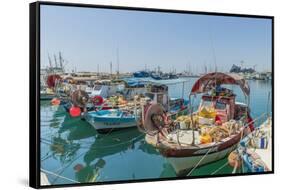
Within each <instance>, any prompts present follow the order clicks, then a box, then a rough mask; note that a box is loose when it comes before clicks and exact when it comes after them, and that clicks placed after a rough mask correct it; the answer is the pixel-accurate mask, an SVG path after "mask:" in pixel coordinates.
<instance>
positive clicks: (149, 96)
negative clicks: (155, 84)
mask: <svg viewBox="0 0 281 190" xmlns="http://www.w3.org/2000/svg"><path fill="white" fill-rule="evenodd" d="M145 96H146V97H148V98H150V99H151V100H153V99H154V94H151V93H146V94H145Z"/></svg>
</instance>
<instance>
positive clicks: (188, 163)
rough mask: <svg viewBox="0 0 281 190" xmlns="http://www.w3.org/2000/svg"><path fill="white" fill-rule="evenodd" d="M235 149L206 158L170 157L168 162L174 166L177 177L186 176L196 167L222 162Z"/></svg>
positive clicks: (234, 146)
mask: <svg viewBox="0 0 281 190" xmlns="http://www.w3.org/2000/svg"><path fill="white" fill-rule="evenodd" d="M235 148H236V145H233V146H231V147H229V148H227V149H224V150H222V151H219V152H213V153H210V154H207V155H206V156H205V155H199V156H190V157H168V158H167V160H168V161H169V162H170V164H171V165H172V166H173V168H174V170H175V172H176V174H177V176H186V175H187V174H188V173H189V172H190V171H191V170H192V169H193V168H194V167H199V166H202V165H205V164H208V163H211V162H214V161H217V160H220V159H222V158H224V157H225V156H227V155H228V154H230V152H231V151H233V150H234V149H235ZM200 160H201V162H200ZM199 162H200V163H199Z"/></svg>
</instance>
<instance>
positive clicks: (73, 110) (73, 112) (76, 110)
mask: <svg viewBox="0 0 281 190" xmlns="http://www.w3.org/2000/svg"><path fill="white" fill-rule="evenodd" d="M69 113H70V115H71V117H78V116H80V115H81V109H80V108H79V107H75V106H72V107H71V108H70V109H69Z"/></svg>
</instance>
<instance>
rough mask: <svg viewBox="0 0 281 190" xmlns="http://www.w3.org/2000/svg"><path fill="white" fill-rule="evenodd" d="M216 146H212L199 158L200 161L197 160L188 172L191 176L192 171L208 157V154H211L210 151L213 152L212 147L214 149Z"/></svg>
mask: <svg viewBox="0 0 281 190" xmlns="http://www.w3.org/2000/svg"><path fill="white" fill-rule="evenodd" d="M215 147H216V146H214V147H212V148H210V149H209V150H208V151H207V152H206V154H205V155H204V156H203V157H202V158H201V159H200V160H199V162H197V164H196V165H195V166H194V167H193V168H192V170H191V171H190V172H189V173H188V174H187V176H190V175H191V173H192V172H193V171H194V170H195V169H196V168H197V167H198V166H199V164H200V163H201V162H202V161H203V160H204V159H205V158H206V156H207V155H208V154H209V152H211V150H212V149H214V148H215Z"/></svg>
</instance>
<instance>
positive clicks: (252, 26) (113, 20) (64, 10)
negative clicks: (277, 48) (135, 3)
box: [41, 5, 272, 73]
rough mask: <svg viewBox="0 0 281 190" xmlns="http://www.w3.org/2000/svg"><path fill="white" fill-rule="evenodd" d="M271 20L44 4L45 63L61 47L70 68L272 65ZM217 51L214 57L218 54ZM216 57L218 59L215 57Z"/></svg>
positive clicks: (199, 68)
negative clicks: (241, 63) (111, 65)
mask: <svg viewBox="0 0 281 190" xmlns="http://www.w3.org/2000/svg"><path fill="white" fill-rule="evenodd" d="M271 46H272V44H271V20H269V19H256V18H240V17H225V16H209V15H192V14H174V13H157V12H141V11H127V10H110V9H94V8H79V7H61V6H48V5H42V6H41V65H42V67H44V66H46V65H48V53H49V54H50V55H53V54H54V53H57V52H58V51H61V52H62V54H63V57H64V58H65V59H66V60H67V61H68V64H67V66H66V67H67V69H69V70H71V69H74V68H76V69H77V71H96V70H97V65H99V69H100V71H104V72H109V70H110V66H109V65H110V62H112V64H113V71H115V70H116V69H117V63H116V62H117V49H118V51H119V65H120V66H119V69H120V72H128V71H129V72H131V71H137V70H142V69H144V68H145V65H147V68H148V69H154V68H156V67H157V66H160V67H161V69H162V70H164V71H170V70H171V69H176V71H177V72H181V71H183V70H185V69H186V68H188V69H189V68H190V69H191V71H192V72H194V73H202V72H203V71H204V65H206V66H207V68H208V69H212V70H214V68H215V66H214V65H215V62H216V64H217V68H218V70H219V71H229V69H230V67H231V65H232V64H240V62H241V60H243V62H244V63H243V65H244V66H246V67H250V66H253V65H256V69H257V70H258V71H264V70H270V69H271ZM214 57H216V59H215V58H214ZM215 60H216V61H215Z"/></svg>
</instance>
